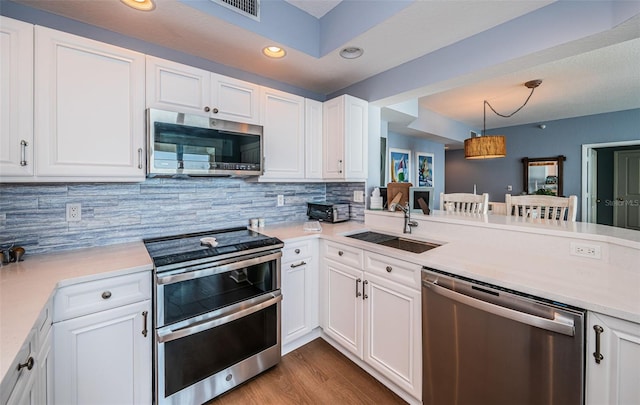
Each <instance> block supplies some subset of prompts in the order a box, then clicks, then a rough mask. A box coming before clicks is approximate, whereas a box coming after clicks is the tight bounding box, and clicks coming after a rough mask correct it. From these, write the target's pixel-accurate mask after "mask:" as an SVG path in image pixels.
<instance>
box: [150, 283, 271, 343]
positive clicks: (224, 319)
mask: <svg viewBox="0 0 640 405" xmlns="http://www.w3.org/2000/svg"><path fill="white" fill-rule="evenodd" d="M280 301H282V295H280V294H273V293H271V294H269V295H268V296H267V297H266V298H264V299H262V300H260V301H258V302H256V303H255V305H251V306H250V307H248V308H242V309H239V310H237V311H234V312H231V313H228V314H224V315H221V316H219V317H216V318H213V319H207V320H204V321H202V322H198V323H195V324H193V325H189V326H185V327H183V328H179V329H176V330H174V331H170V332H169V333H167V334H160V333H159V334H158V343H166V342H170V341H172V340H176V339H180V338H183V337H186V336H190V335H195V334H196V333H199V332H202V331H204V330H207V329H213V328H215V327H218V326H221V325H224V324H226V323H229V322H231V321H235V320H236V319H239V318H242V317H243V316H247V315H251V314H253V313H255V312H258V311H260V310H263V309H265V308H267V307H270V306H271V305H275V304H277V303H279V302H280Z"/></svg>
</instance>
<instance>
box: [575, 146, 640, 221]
mask: <svg viewBox="0 0 640 405" xmlns="http://www.w3.org/2000/svg"><path fill="white" fill-rule="evenodd" d="M634 145H640V141H618V142H602V143H589V144H584V145H582V210H581V212H582V214H581V218H580V220H581V221H582V222H592V223H596V218H595V215H593V214H592V212H591V201H590V194H591V193H590V191H591V190H590V187H591V185H592V184H594V182H593V181H592V179H593V176H595V175H596V173H595V171H594V167H593V165H592V164H589V163H590V156H591V153H592V151H593V149H596V148H611V147H616V146H634Z"/></svg>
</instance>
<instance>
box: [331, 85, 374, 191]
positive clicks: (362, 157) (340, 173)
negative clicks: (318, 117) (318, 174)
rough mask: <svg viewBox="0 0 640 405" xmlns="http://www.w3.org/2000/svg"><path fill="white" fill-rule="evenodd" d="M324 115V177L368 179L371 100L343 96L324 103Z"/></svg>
mask: <svg viewBox="0 0 640 405" xmlns="http://www.w3.org/2000/svg"><path fill="white" fill-rule="evenodd" d="M322 118H323V126H322V131H323V151H322V153H323V156H324V158H323V167H322V172H323V178H325V179H345V180H364V179H366V178H367V170H368V166H367V165H368V163H367V162H368V161H367V154H368V120H369V105H368V103H367V102H366V101H364V100H361V99H358V98H355V97H352V96H349V95H343V96H340V97H337V98H334V99H332V100H329V101H326V102H325V103H324V106H323V117H322Z"/></svg>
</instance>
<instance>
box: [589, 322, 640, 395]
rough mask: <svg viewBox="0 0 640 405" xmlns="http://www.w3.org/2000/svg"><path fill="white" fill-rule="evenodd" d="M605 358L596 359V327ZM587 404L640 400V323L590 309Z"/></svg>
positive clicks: (601, 351)
mask: <svg viewBox="0 0 640 405" xmlns="http://www.w3.org/2000/svg"><path fill="white" fill-rule="evenodd" d="M594 327H597V328H602V333H600V353H601V354H602V360H600V363H596V360H595V358H594V355H593V353H595V352H596V331H595V330H594ZM586 357H587V360H586V361H587V366H586V369H587V377H586V380H587V381H586V390H585V391H586V394H585V395H586V404H587V405H602V404H640V371H639V368H638V367H639V365H640V324H637V323H633V322H629V321H624V320H621V319H618V318H613V317H610V316H607V315H602V314H595V313H593V312H588V313H587V353H586Z"/></svg>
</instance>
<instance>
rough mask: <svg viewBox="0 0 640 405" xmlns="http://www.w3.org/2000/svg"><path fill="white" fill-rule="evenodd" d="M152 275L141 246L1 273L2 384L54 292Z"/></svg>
mask: <svg viewBox="0 0 640 405" xmlns="http://www.w3.org/2000/svg"><path fill="white" fill-rule="evenodd" d="M152 269H153V263H152V262H151V258H150V257H149V254H148V253H147V249H146V248H145V247H144V244H143V243H142V242H134V243H126V244H118V245H111V246H104V247H94V248H87V249H78V250H72V251H65V252H60V253H49V254H41V255H25V257H24V261H22V262H19V263H10V264H8V265H4V266H2V267H0V379H2V378H4V376H5V374H6V373H7V371H8V370H7V369H8V367H9V365H10V364H11V362H12V361H13V360H14V358H15V356H16V353H18V351H19V350H20V347H21V346H22V344H23V343H24V341H25V339H26V337H27V336H28V334H29V331H30V330H31V328H32V327H33V326H34V324H35V322H36V319H37V317H38V315H39V314H40V311H42V309H43V308H44V306H45V304H46V303H47V301H48V300H49V297H51V295H52V293H53V292H54V291H55V290H56V288H58V287H64V286H67V285H72V284H77V283H82V282H85V281H91V280H95V279H99V278H104V277H110V276H119V275H124V274H130V273H136V272H140V271H151V270H152ZM107 274H108V275H107Z"/></svg>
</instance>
